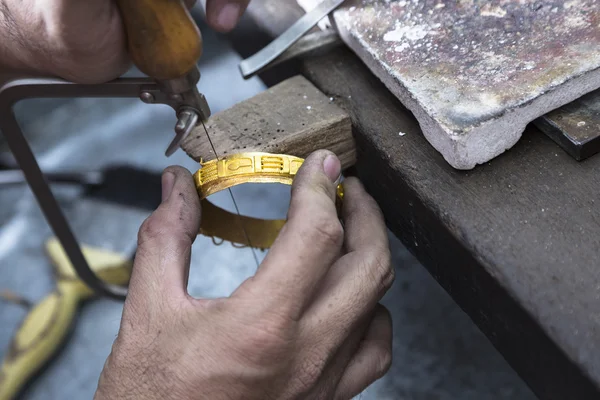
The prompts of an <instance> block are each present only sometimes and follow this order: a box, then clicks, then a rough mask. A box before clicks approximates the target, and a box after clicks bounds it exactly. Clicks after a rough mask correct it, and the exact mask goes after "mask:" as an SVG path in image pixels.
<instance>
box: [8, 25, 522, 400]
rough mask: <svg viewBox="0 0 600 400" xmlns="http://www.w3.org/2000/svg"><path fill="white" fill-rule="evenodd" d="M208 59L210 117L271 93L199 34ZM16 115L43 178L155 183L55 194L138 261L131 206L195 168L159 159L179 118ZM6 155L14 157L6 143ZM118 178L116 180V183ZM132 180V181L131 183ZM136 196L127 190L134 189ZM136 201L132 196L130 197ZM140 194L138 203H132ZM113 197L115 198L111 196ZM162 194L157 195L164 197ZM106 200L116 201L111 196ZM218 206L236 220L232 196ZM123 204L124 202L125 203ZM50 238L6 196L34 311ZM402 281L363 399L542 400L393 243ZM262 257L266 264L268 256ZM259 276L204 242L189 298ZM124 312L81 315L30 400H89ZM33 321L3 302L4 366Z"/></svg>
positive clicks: (128, 104) (256, 196) (66, 106)
mask: <svg viewBox="0 0 600 400" xmlns="http://www.w3.org/2000/svg"><path fill="white" fill-rule="evenodd" d="M202 29H203V31H204V35H205V40H206V48H207V50H206V54H205V57H204V58H203V60H202V62H201V72H202V74H203V79H202V81H201V82H200V88H201V90H202V91H203V92H204V93H205V94H206V96H207V98H208V99H209V102H210V104H211V107H212V108H213V111H215V112H217V111H219V110H223V109H225V108H227V107H229V106H231V105H233V104H234V103H236V102H238V101H241V100H243V99H245V98H248V97H251V96H253V95H254V94H256V93H258V92H260V91H262V90H264V86H263V84H262V83H261V82H260V81H258V80H256V79H253V80H249V81H244V80H242V78H240V77H239V73H238V70H237V63H238V62H239V57H238V56H237V55H236V54H235V53H234V52H233V51H232V50H231V48H230V47H229V45H228V43H227V42H225V41H224V40H223V39H222V38H220V37H218V36H216V35H214V34H212V33H210V32H209V31H208V30H206V29H204V27H202ZM17 113H18V114H19V115H20V116H21V121H22V125H23V127H24V129H25V131H26V134H27V137H28V138H29V140H30V142H31V143H32V145H33V147H34V151H35V152H36V154H37V156H38V158H39V160H40V163H41V165H42V167H43V168H44V169H45V170H47V171H51V170H64V169H67V170H68V169H86V170H99V169H105V168H111V167H114V166H115V165H128V166H132V167H135V168H137V169H139V170H141V171H142V173H143V171H146V172H150V173H153V174H154V175H150V178H149V179H150V182H149V183H148V184H147V185H146V184H142V183H140V182H141V181H140V180H136V179H135V178H132V177H131V176H129V175H128V173H127V172H125V170H122V171H121V172H120V174H121V175H119V176H117V178H115V177H114V176H113V178H115V179H117V180H119V179H121V180H124V181H123V182H121V183H120V185H121V186H118V187H120V189H119V190H121V191H120V192H118V193H117V194H118V196H117V197H120V198H121V200H123V201H122V202H121V204H120V203H119V201H114V200H115V199H114V198H113V199H112V201H107V200H105V197H103V196H94V195H90V194H89V193H87V192H85V191H84V190H83V189H82V188H78V187H72V186H71V187H69V186H55V193H56V195H57V197H58V199H59V201H60V203H61V204H62V206H63V208H64V210H65V212H66V214H67V217H68V219H69V220H70V221H71V223H72V225H73V227H74V229H75V231H76V234H77V236H78V237H79V239H80V240H81V241H82V242H83V243H85V244H88V245H94V246H101V247H103V248H106V249H112V250H116V251H122V252H127V253H130V252H132V251H133V249H134V247H135V242H136V235H137V230H138V228H139V225H140V224H141V222H142V221H143V220H144V219H145V218H146V217H147V215H148V214H149V212H150V208H149V207H148V201H146V204H145V206H143V207H135V206H132V205H131V204H128V203H131V202H132V201H131V197H136V198H138V199H139V198H141V199H142V202H143V200H144V199H145V200H148V199H151V200H149V203H150V206H152V205H153V204H155V203H153V200H152V199H155V198H156V201H158V198H157V197H156V195H157V193H160V186H159V185H160V181H159V178H158V174H159V173H160V172H161V171H162V169H163V168H164V167H166V166H167V165H170V164H180V165H183V166H185V167H187V168H189V169H190V170H191V171H195V170H196V169H197V165H196V164H195V163H194V162H193V161H192V160H190V159H189V158H187V157H186V156H185V155H184V154H183V153H182V152H178V153H177V154H176V155H174V156H173V157H172V158H170V159H166V158H165V157H164V156H163V152H164V148H165V146H166V145H167V144H168V141H169V140H170V139H171V131H172V125H173V123H174V116H173V114H172V111H171V110H170V109H168V108H163V107H159V106H148V105H146V104H143V103H141V102H139V101H137V100H135V99H133V100H94V99H77V100H68V101H58V102H55V103H53V102H51V101H47V100H44V101H39V100H30V101H27V102H23V103H21V104H20V105H19V107H18V109H17ZM0 146H3V147H2V148H3V153H4V154H6V152H7V151H6V146H5V145H4V143H3V142H2V140H1V139H0ZM113 175H114V174H113ZM128 177H129V178H130V181H129V182H128V181H127V179H128ZM129 189H130V190H129ZM128 193H129V194H128ZM131 193H133V195H131ZM234 193H235V195H236V198H237V199H238V202H239V203H240V208H241V211H242V213H246V214H250V215H254V216H261V217H269V218H273V217H282V216H284V215H285V212H286V209H287V205H288V201H289V190H288V189H287V188H285V187H279V186H274V185H248V186H242V187H239V188H236V190H235V191H234ZM113 195H114V193H113ZM158 195H159V194H158ZM109 197H110V196H109ZM217 197H218V199H217V200H216V201H217V202H220V203H221V205H223V206H225V207H227V208H229V209H232V208H231V204H228V203H227V202H228V198H227V194H223V195H221V196H217ZM117 200H119V199H117ZM50 236H51V232H50V230H49V228H48V227H47V225H46V223H45V221H44V219H43V216H42V214H41V213H40V211H39V209H38V207H37V204H36V203H35V201H34V199H33V197H32V195H31V193H30V192H29V190H28V189H27V187H26V186H24V185H18V186H11V187H3V188H2V190H1V191H0V289H9V290H11V291H14V292H17V293H19V294H21V295H23V296H24V297H26V298H28V299H30V300H32V301H38V300H40V299H42V298H43V297H44V296H45V295H46V294H47V293H48V292H49V291H50V290H51V289H52V287H53V279H52V271H51V266H50V264H49V261H48V259H47V257H46V256H45V254H44V250H43V243H44V241H45V240H46V239H47V238H49V237H50ZM390 241H391V245H392V249H393V257H394V265H395V268H396V269H397V280H396V283H395V285H394V286H393V288H392V289H391V290H390V292H389V293H388V295H387V296H386V297H385V299H384V303H385V304H386V305H387V307H388V308H389V309H390V310H391V312H392V315H393V319H394V329H395V332H394V363H393V366H392V369H391V371H390V372H389V373H388V374H387V376H385V377H384V378H383V379H382V380H380V381H378V382H377V383H376V384H375V385H373V386H372V387H371V388H369V389H368V390H367V391H366V392H365V393H363V394H362V395H361V398H362V399H381V400H384V399H415V400H420V399H422V400H434V399H440V400H441V399H444V400H445V399H473V400H475V399H477V400H484V399H523V400H526V399H534V396H533V395H532V393H531V392H530V391H529V389H528V388H527V387H526V386H525V384H524V383H523V382H522V381H521V380H520V379H519V377H518V376H517V375H516V374H515V373H514V372H513V371H512V370H511V369H510V367H509V366H508V365H507V364H506V362H505V361H504V360H503V359H502V357H501V356H500V355H499V354H498V353H497V352H496V351H495V349H494V348H493V347H492V346H491V345H490V343H489V342H488V340H487V339H486V338H485V337H484V336H483V335H482V334H481V333H480V332H479V331H478V329H477V328H476V327H475V326H474V325H473V323H472V322H471V321H470V319H469V318H468V317H467V316H466V315H465V314H464V313H463V312H462V311H461V310H460V309H459V308H458V307H457V306H456V304H455V303H454V302H453V301H452V300H451V298H450V297H449V296H448V295H447V294H446V293H445V292H444V291H443V290H442V289H441V288H440V287H439V285H438V284H437V283H436V282H435V281H434V280H433V279H432V278H431V277H430V276H429V275H428V273H427V272H426V271H425V269H424V268H423V267H422V266H420V265H419V263H418V262H417V261H416V260H415V259H414V258H413V257H412V256H411V255H410V254H409V253H408V252H407V251H406V249H405V248H404V247H403V246H402V244H401V243H399V242H398V240H397V239H395V238H394V237H393V236H390ZM260 256H261V257H262V256H264V254H260ZM254 270H255V265H254V260H253V257H252V254H251V253H250V250H248V249H235V248H233V247H231V246H230V245H228V244H225V245H222V246H214V245H213V243H212V241H211V240H210V239H206V238H203V237H199V238H198V240H197V241H196V243H195V244H194V248H193V257H192V268H191V277H190V283H189V289H190V292H191V293H192V294H193V295H194V296H203V297H214V296H225V295H228V294H229V293H231V292H232V291H233V290H234V289H235V287H236V286H237V285H238V284H239V283H241V282H242V281H243V280H244V279H245V278H246V277H248V276H250V275H251V274H252V273H253V272H254ZM121 311H122V304H121V303H119V302H115V301H111V300H106V299H97V300H93V301H90V302H88V303H87V304H85V305H84V306H83V307H82V308H81V311H80V313H79V316H78V319H77V324H76V326H75V328H74V332H73V334H72V336H71V337H70V339H69V341H68V343H67V345H66V346H65V347H64V349H63V350H62V352H61V353H60V354H59V355H58V356H57V357H56V358H55V359H54V360H53V361H52V362H51V364H50V365H49V366H48V367H47V368H46V369H45V370H44V371H43V373H42V374H41V375H40V376H39V377H37V379H35V381H34V382H32V383H31V385H30V386H29V387H28V389H27V390H26V392H25V393H24V397H23V398H24V399H29V400H33V399H59V398H62V399H91V398H92V396H93V393H94V391H95V388H96V384H97V379H98V376H99V374H100V371H101V370H102V366H103V363H104V360H105V359H106V356H107V355H108V353H109V351H110V347H111V344H112V341H113V340H114V338H115V335H116V333H117V330H118V326H119V321H120V316H121ZM24 316H25V311H24V310H23V309H21V308H20V307H18V306H15V305H12V304H8V303H0V355H2V356H3V355H4V354H5V351H6V349H7V346H8V344H9V342H10V339H11V337H12V335H13V333H14V330H15V328H16V327H17V325H18V324H19V322H20V321H21V320H22V319H23V317H24Z"/></svg>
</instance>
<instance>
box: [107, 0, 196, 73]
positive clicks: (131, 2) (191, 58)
mask: <svg viewBox="0 0 600 400" xmlns="http://www.w3.org/2000/svg"><path fill="white" fill-rule="evenodd" d="M117 3H118V5H119V8H120V10H121V14H122V17H123V21H124V24H125V31H126V32H127V42H128V47H129V53H130V55H131V58H132V61H133V63H134V64H135V65H136V67H138V68H139V69H140V71H142V72H143V73H145V74H146V75H148V76H150V77H152V78H155V79H158V80H168V79H177V78H181V77H182V76H184V75H186V74H187V73H188V72H190V71H191V70H192V69H193V68H194V67H195V66H196V63H197V62H198V59H200V56H201V55H202V37H201V35H200V31H199V30H198V27H197V26H196V24H195V23H194V21H193V19H192V17H191V15H190V13H189V11H188V9H187V7H186V6H185V4H184V3H183V0H117Z"/></svg>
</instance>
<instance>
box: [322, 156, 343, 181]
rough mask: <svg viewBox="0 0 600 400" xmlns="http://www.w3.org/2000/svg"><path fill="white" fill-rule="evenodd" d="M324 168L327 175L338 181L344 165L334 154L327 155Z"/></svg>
mask: <svg viewBox="0 0 600 400" xmlns="http://www.w3.org/2000/svg"><path fill="white" fill-rule="evenodd" d="M323 169H324V170H325V175H327V177H328V178H329V179H330V180H331V182H337V181H338V180H339V179H340V177H341V172H342V165H341V164H340V160H339V159H338V158H337V157H336V156H334V155H333V154H330V155H328V156H327V157H325V161H323Z"/></svg>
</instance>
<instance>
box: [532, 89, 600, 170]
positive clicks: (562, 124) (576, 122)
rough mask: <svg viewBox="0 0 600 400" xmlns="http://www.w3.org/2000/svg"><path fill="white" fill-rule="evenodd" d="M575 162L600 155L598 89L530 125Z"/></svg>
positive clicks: (599, 97)
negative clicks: (599, 153)
mask: <svg viewBox="0 0 600 400" xmlns="http://www.w3.org/2000/svg"><path fill="white" fill-rule="evenodd" d="M534 124H535V126H537V127H538V128H539V129H540V130H542V131H543V132H544V133H545V134H547V135H548V136H549V137H550V138H551V139H552V140H554V141H555V142H556V143H558V145H559V146H560V147H562V148H563V149H564V150H565V151H566V152H567V153H569V154H570V155H571V156H572V157H574V158H575V159H576V160H578V161H581V160H585V159H586V158H588V157H591V156H593V155H594V154H596V153H598V152H600V90H596V91H594V92H592V93H589V94H587V95H585V96H583V97H581V98H580V99H578V100H575V101H574V102H572V103H570V104H567V105H566V106H563V107H560V108H559V109H557V110H554V111H552V112H550V113H548V114H546V115H544V116H543V117H541V118H539V119H537V120H536V121H535V122H534Z"/></svg>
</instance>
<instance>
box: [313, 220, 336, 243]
mask: <svg viewBox="0 0 600 400" xmlns="http://www.w3.org/2000/svg"><path fill="white" fill-rule="evenodd" d="M312 228H313V232H311V235H314V236H313V238H314V240H315V241H318V242H321V243H324V244H325V245H332V246H335V247H340V246H341V245H342V244H343V241H344V228H343V227H342V224H341V222H340V221H339V220H338V219H337V218H333V217H331V216H327V217H324V218H319V219H317V221H316V223H315V224H314V225H313V226H312Z"/></svg>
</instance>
